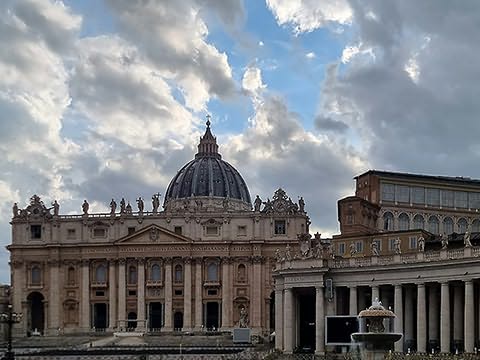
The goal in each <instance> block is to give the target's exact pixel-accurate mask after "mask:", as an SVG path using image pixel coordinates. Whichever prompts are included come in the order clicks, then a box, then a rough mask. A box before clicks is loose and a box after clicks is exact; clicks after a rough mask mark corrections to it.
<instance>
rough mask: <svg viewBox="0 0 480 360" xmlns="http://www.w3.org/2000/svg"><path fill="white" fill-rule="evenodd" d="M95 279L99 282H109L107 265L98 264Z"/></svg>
mask: <svg viewBox="0 0 480 360" xmlns="http://www.w3.org/2000/svg"><path fill="white" fill-rule="evenodd" d="M95 281H96V282H99V283H106V282H107V268H106V267H105V265H98V266H97V268H96V269H95Z"/></svg>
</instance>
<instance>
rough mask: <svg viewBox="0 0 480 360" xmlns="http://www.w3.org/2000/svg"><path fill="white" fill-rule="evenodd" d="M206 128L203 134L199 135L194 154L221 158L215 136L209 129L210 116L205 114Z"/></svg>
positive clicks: (197, 156)
mask: <svg viewBox="0 0 480 360" xmlns="http://www.w3.org/2000/svg"><path fill="white" fill-rule="evenodd" d="M206 118H207V122H206V125H207V128H206V129H205V134H204V135H203V136H202V137H200V143H199V144H198V153H197V154H196V155H195V158H199V157H204V156H213V157H217V158H221V155H220V154H219V153H218V145H217V138H216V137H215V136H213V134H212V132H211V131H210V124H211V122H210V119H211V116H210V115H208V114H207V116H206Z"/></svg>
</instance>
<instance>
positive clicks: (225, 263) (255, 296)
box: [79, 257, 268, 331]
mask: <svg viewBox="0 0 480 360" xmlns="http://www.w3.org/2000/svg"><path fill="white" fill-rule="evenodd" d="M210 260H211V259H207V258H195V259H192V258H183V259H182V262H181V263H180V264H181V265H182V281H181V282H175V274H174V271H175V269H174V266H175V265H177V264H178V260H177V259H176V261H175V262H174V261H173V259H172V258H165V259H163V261H162V264H163V265H162V266H163V267H162V268H163V274H162V281H157V282H152V281H151V280H150V279H149V278H148V274H149V272H148V271H147V269H146V265H147V264H148V261H147V260H146V259H144V258H141V259H134V260H133V259H129V260H128V261H127V260H126V259H112V260H109V263H108V268H109V271H108V299H109V300H107V302H108V304H109V310H108V329H107V330H110V331H121V330H124V329H126V328H127V324H128V322H129V320H131V319H127V313H128V311H129V308H130V309H131V308H132V298H133V297H131V296H130V297H128V298H127V293H128V289H132V285H131V284H129V283H128V282H127V279H128V266H129V265H130V264H134V265H135V266H136V269H137V274H138V275H137V279H136V288H135V290H136V296H135V298H136V314H137V318H136V319H135V321H136V331H146V330H147V328H148V319H147V311H146V305H148V302H149V301H155V302H161V303H162V306H163V309H164V319H163V320H164V324H163V328H162V330H163V331H173V330H174V319H173V315H174V313H175V312H181V313H182V315H183V326H182V330H183V331H199V330H202V329H204V328H205V327H206V319H205V316H206V314H205V308H204V306H205V303H206V302H218V306H219V309H218V310H219V312H218V327H219V328H220V330H228V329H232V328H233V327H234V326H236V325H237V324H234V322H236V321H238V319H234V313H235V311H236V310H238V309H234V301H235V293H234V283H235V281H236V280H235V274H234V264H233V261H232V259H231V258H222V259H221V261H220V260H218V259H215V260H212V262H216V263H217V264H218V268H217V270H218V272H217V276H218V277H217V278H216V279H214V280H213V279H208V277H207V274H206V268H205V267H204V264H205V262H206V261H210ZM250 260H251V264H252V266H251V271H250V276H251V279H250V281H248V282H247V281H246V282H245V284H244V285H243V287H248V288H249V293H250V299H249V303H246V304H245V307H246V308H247V310H250V313H249V322H250V324H249V325H250V327H252V328H253V329H256V330H260V329H261V328H262V327H263V326H264V325H265V324H267V323H268V317H267V318H266V319H265V318H264V317H262V313H263V310H264V309H265V305H264V301H263V296H264V295H265V294H264V292H265V290H264V288H265V286H264V284H263V283H262V279H263V276H262V273H263V272H262V261H263V258H261V257H254V258H252V259H250ZM91 271H94V269H93V268H92V266H91V263H90V261H88V260H87V261H82V262H81V269H80V275H81V281H80V287H81V291H80V293H81V298H80V304H79V310H80V317H79V319H80V324H79V325H80V327H81V328H82V329H83V330H84V331H89V330H90V329H91V327H92V323H91V318H92V317H91V315H92V314H91V311H92V307H91V304H93V303H95V302H98V299H93V298H92V291H90V290H91V286H92V284H91V283H90V281H91V278H92V276H93V274H91ZM146 275H147V278H146ZM105 286H107V285H105ZM179 286H181V289H182V295H181V296H178V294H177V295H175V294H174V289H178V288H179ZM149 287H158V288H163V296H156V297H155V299H154V300H152V299H153V298H152V296H149V295H148V294H147V291H148V289H149ZM204 289H207V290H208V289H214V290H216V293H215V294H216V295H214V296H206V292H205V291H204ZM174 295H175V296H174ZM246 298H247V299H248V292H247V294H246ZM174 299H176V300H175V304H176V305H175V304H174ZM247 301H248V300H247ZM180 302H183V308H182V309H179V308H178V304H179V303H180ZM264 323H265V324H264Z"/></svg>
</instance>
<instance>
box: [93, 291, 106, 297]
mask: <svg viewBox="0 0 480 360" xmlns="http://www.w3.org/2000/svg"><path fill="white" fill-rule="evenodd" d="M95 296H105V291H99V290H97V291H95Z"/></svg>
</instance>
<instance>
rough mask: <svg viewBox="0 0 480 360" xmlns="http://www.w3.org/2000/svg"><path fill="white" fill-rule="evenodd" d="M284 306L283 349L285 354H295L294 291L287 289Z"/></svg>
mask: <svg viewBox="0 0 480 360" xmlns="http://www.w3.org/2000/svg"><path fill="white" fill-rule="evenodd" d="M284 301H285V302H284V306H283V319H284V321H285V322H284V324H283V330H284V339H283V344H284V345H283V348H284V352H285V353H287V354H291V353H292V352H293V329H294V321H295V320H294V319H295V313H294V312H295V309H294V308H293V290H292V289H285V295H284Z"/></svg>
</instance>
